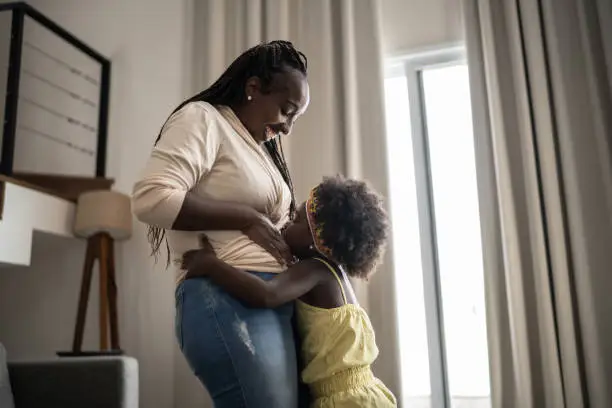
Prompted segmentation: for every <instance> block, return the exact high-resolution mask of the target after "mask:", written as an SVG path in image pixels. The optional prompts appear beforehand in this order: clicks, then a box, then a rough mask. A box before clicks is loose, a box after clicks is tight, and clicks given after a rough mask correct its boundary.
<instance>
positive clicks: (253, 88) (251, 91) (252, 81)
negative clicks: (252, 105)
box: [244, 77, 261, 100]
mask: <svg viewBox="0 0 612 408" xmlns="http://www.w3.org/2000/svg"><path fill="white" fill-rule="evenodd" d="M244 93H245V98H246V99H247V100H253V99H256V98H257V97H258V96H259V95H261V79H259V78H257V77H250V78H249V79H247V81H246V84H245V85H244ZM249 97H251V98H249Z"/></svg>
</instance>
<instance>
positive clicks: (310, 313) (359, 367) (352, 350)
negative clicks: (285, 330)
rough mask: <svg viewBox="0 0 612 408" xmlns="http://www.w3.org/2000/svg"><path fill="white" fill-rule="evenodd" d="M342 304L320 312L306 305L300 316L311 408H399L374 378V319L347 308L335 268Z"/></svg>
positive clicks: (298, 308) (298, 310)
mask: <svg viewBox="0 0 612 408" xmlns="http://www.w3.org/2000/svg"><path fill="white" fill-rule="evenodd" d="M316 259H317V260H319V261H321V262H323V263H324V264H325V265H326V266H327V267H328V268H329V270H330V271H331V272H332V273H333V274H334V276H335V277H336V279H337V280H338V283H339V284H340V288H341V289H342V297H343V299H344V305H343V306H340V307H337V308H334V309H322V308H318V307H315V306H311V305H308V304H307V303H304V302H302V301H298V302H297V303H296V313H297V320H298V327H299V331H300V336H301V338H302V357H303V359H304V366H305V368H304V370H303V371H302V380H303V381H304V383H306V384H308V386H309V387H310V390H311V394H312V397H313V402H312V404H311V407H312V408H327V407H330V408H331V407H334V408H357V407H358V408H387V407H397V402H396V400H395V397H394V396H393V394H392V393H391V391H389V390H388V389H387V387H385V385H384V384H383V383H382V382H381V381H380V380H379V379H377V378H376V377H374V375H373V374H372V370H371V368H370V365H371V364H372V363H373V362H374V360H376V358H377V357H378V347H377V346H376V340H375V337H374V330H373V329H372V324H371V322H370V319H369V317H368V315H367V313H366V312H365V310H363V309H362V308H361V307H360V306H358V305H353V304H349V303H348V302H347V300H346V293H345V292H344V286H343V285H342V281H341V280H340V277H339V276H338V273H337V272H336V270H335V269H334V268H333V267H332V266H331V265H329V263H327V262H326V261H324V260H323V259H320V258H316Z"/></svg>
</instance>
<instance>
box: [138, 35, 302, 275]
mask: <svg viewBox="0 0 612 408" xmlns="http://www.w3.org/2000/svg"><path fill="white" fill-rule="evenodd" d="M307 68H308V60H307V58H306V56H305V55H304V54H303V53H301V52H300V51H298V50H297V49H296V48H295V47H294V46H293V44H292V43H290V42H289V41H271V42H267V43H262V44H259V45H256V46H254V47H252V48H250V49H248V50H246V51H245V52H244V53H242V54H241V55H240V56H239V57H238V58H236V59H235V60H234V62H232V63H231V65H230V66H229V67H228V68H227V69H226V70H225V72H224V73H223V74H221V76H220V77H219V79H217V81H215V83H213V84H212V85H211V86H210V87H209V88H207V89H205V90H203V91H202V92H200V93H198V94H197V95H194V96H192V97H191V98H189V99H187V100H185V101H183V102H182V103H181V104H180V105H179V106H178V107H177V108H176V109H174V111H172V114H174V113H176V112H178V111H179V110H181V109H182V108H183V107H184V106H185V105H187V104H189V103H192V102H200V101H202V102H208V103H210V104H211V105H217V106H218V105H225V106H231V107H235V106H240V105H241V104H243V103H245V101H246V96H245V92H244V88H245V86H246V82H247V80H248V79H249V78H252V77H257V78H259V80H260V81H261V84H262V88H263V90H264V91H265V90H266V89H268V88H269V87H270V85H271V84H272V80H273V79H274V75H275V74H278V73H282V72H286V71H287V70H288V69H295V70H298V71H299V72H301V73H302V74H303V75H304V76H306V74H307ZM172 114H171V115H170V116H172ZM162 130H163V128H162ZM161 135H162V132H161V131H160V133H159V135H158V136H157V139H156V140H155V144H157V142H158V141H159V139H160V138H161ZM264 145H265V147H266V149H267V151H268V153H269V154H270V156H271V157H272V160H273V161H274V164H275V165H276V167H277V168H278V170H279V172H280V173H281V175H282V177H283V179H284V180H285V183H287V185H288V186H289V189H290V190H291V206H290V208H289V214H290V217H291V218H293V217H294V215H295V210H296V205H295V192H294V189H293V182H292V181H291V176H290V174H289V168H288V166H287V161H286V160H285V154H284V152H283V145H282V141H281V138H280V137H279V138H278V139H272V140H269V141H267V142H264ZM165 237H166V231H165V230H163V229H162V228H160V227H156V226H152V225H150V226H149V228H148V231H147V238H148V240H149V243H150V244H151V254H152V255H153V256H155V258H156V259H157V256H158V255H159V251H160V248H161V245H162V243H163V242H164V240H165ZM166 251H167V254H168V264H169V263H170V247H169V245H168V241H167V240H166Z"/></svg>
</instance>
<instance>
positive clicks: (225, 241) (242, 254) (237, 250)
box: [168, 231, 283, 272]
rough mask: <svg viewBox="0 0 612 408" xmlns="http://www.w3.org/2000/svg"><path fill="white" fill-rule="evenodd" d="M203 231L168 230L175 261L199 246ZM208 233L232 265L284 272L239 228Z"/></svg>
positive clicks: (212, 241)
mask: <svg viewBox="0 0 612 408" xmlns="http://www.w3.org/2000/svg"><path fill="white" fill-rule="evenodd" d="M199 234H201V233H200V232H191V231H168V244H169V245H170V250H171V251H172V254H173V258H174V259H175V261H177V260H178V261H179V262H180V258H181V257H182V255H183V254H184V253H185V252H187V251H189V250H192V249H197V248H199V242H198V237H199ZM206 236H207V237H208V240H209V241H210V243H211V245H212V246H213V248H214V249H215V253H216V254H217V257H218V258H219V259H221V260H223V261H225V262H227V263H228V264H229V265H231V266H233V267H236V268H240V269H246V270H251V271H258V272H282V271H283V267H282V266H281V265H280V264H279V263H278V262H277V261H276V259H274V258H273V257H272V255H270V254H269V253H268V252H267V251H266V250H264V249H263V248H262V247H260V246H259V245H257V244H256V243H254V242H253V241H251V240H250V239H249V238H248V237H247V236H246V235H244V234H242V233H241V232H239V231H212V232H207V233H206Z"/></svg>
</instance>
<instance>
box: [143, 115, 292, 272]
mask: <svg viewBox="0 0 612 408" xmlns="http://www.w3.org/2000/svg"><path fill="white" fill-rule="evenodd" d="M211 116H212V115H211V112H209V111H208V108H207V107H206V106H203V105H200V104H189V105H187V106H186V107H185V108H183V110H181V111H179V112H178V113H176V114H175V115H174V116H173V117H171V118H170V120H169V121H168V123H167V124H166V125H165V126H164V129H163V131H162V135H161V138H160V139H159V141H158V142H157V144H156V145H155V146H154V148H153V151H152V152H151V157H150V158H149V160H148V162H147V165H146V167H145V170H144V172H143V175H142V177H141V178H140V180H139V181H138V182H136V184H135V185H134V191H133V193H132V208H133V211H134V215H135V216H136V218H138V219H139V220H140V221H142V222H144V223H145V224H149V225H153V226H157V227H160V228H163V229H174V230H181V231H215V230H239V231H242V232H243V233H244V234H246V235H247V236H248V237H249V238H250V239H251V240H252V241H254V242H255V243H257V244H259V245H260V246H262V247H263V248H264V249H265V250H267V251H268V252H269V253H270V254H272V256H274V257H275V258H276V259H278V260H279V262H283V261H288V260H290V259H291V254H290V251H289V248H288V247H287V245H286V244H285V242H284V241H283V239H282V237H281V235H280V233H279V231H278V230H277V229H276V228H275V227H274V226H273V225H272V223H271V222H270V221H269V220H268V219H267V218H266V217H265V216H264V215H263V214H260V213H258V212H257V211H256V210H255V209H253V208H251V207H249V206H247V205H244V204H240V203H232V202H224V201H218V200H212V199H207V198H204V197H200V196H198V195H196V194H194V193H192V192H191V190H192V189H193V188H194V187H195V186H196V184H197V183H198V182H199V181H200V180H201V179H202V177H205V176H206V174H208V173H209V172H210V170H211V168H212V166H213V164H214V162H215V160H216V158H217V154H218V151H219V147H220V144H221V141H220V139H221V136H220V135H219V134H218V131H217V129H216V126H212V127H211V129H209V124H210V121H211V120H214V119H211Z"/></svg>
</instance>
